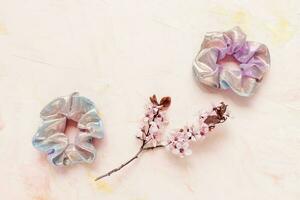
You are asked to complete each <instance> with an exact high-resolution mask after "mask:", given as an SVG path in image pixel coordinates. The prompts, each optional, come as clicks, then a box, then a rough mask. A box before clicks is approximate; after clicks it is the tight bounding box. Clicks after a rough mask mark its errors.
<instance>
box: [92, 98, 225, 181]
mask: <svg viewBox="0 0 300 200" xmlns="http://www.w3.org/2000/svg"><path fill="white" fill-rule="evenodd" d="M150 101H151V103H150V104H149V105H148V106H147V108H146V113H145V116H144V118H143V120H142V125H141V128H140V133H139V135H137V136H136V138H137V139H138V140H140V141H141V142H142V143H141V146H140V148H139V150H138V152H137V153H136V154H135V155H134V156H133V157H131V158H130V159H129V160H127V161H126V162H125V163H123V164H121V165H120V166H119V167H117V168H114V169H112V170H110V171H109V172H107V173H105V174H103V175H102V176H99V177H98V178H96V179H95V181H98V180H100V179H102V178H105V177H108V176H110V175H111V174H113V173H116V172H118V171H120V170H121V169H122V168H124V167H125V166H127V165H129V164H130V163H131V162H133V161H134V160H136V159H137V158H138V157H139V156H140V154H141V153H142V152H144V151H149V150H154V149H161V148H164V147H165V148H166V149H168V150H170V151H171V152H172V153H174V154H177V155H179V156H180V157H184V156H187V155H190V154H191V153H192V150H191V149H190V142H191V141H197V140H199V139H204V138H205V137H206V136H207V135H208V134H209V133H210V132H211V131H212V130H213V129H214V128H215V126H216V125H217V124H220V123H224V122H225V121H226V120H227V118H228V117H229V114H228V112H227V105H226V104H225V103H223V102H221V103H220V104H218V105H216V106H213V107H212V109H211V110H209V111H206V112H204V113H202V114H201V115H200V116H199V119H198V123H197V125H196V126H194V125H193V126H185V127H183V128H181V129H177V130H175V131H174V132H173V133H171V134H170V135H169V137H168V139H167V140H166V141H164V143H160V142H161V134H162V132H163V129H164V128H165V126H166V125H167V124H168V121H167V120H166V110H167V109H168V108H169V106H170V104H171V98H170V97H164V98H162V99H161V100H160V102H159V103H158V101H157V98H156V96H155V95H153V96H152V97H150Z"/></svg>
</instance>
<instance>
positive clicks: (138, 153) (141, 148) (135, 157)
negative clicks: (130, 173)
mask: <svg viewBox="0 0 300 200" xmlns="http://www.w3.org/2000/svg"><path fill="white" fill-rule="evenodd" d="M145 145H146V142H145V141H143V143H142V145H141V147H140V149H139V151H138V152H137V153H136V154H135V155H134V156H133V157H132V158H130V159H129V160H128V161H127V162H125V163H123V164H122V165H120V166H119V167H117V168H115V169H113V170H111V171H109V172H107V173H106V174H104V175H102V176H99V177H98V178H96V179H95V181H98V180H100V179H102V178H105V177H107V176H110V175H111V174H113V173H115V172H117V171H119V170H121V169H122V168H123V167H125V166H126V165H128V164H129V163H131V162H132V161H134V160H135V159H137V158H138V157H139V155H140V154H141V153H142V151H143V150H144V146H145Z"/></svg>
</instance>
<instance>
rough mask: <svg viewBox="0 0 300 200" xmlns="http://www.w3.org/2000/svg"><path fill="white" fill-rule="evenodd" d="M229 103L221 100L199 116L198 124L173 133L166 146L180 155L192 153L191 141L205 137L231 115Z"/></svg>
mask: <svg viewBox="0 0 300 200" xmlns="http://www.w3.org/2000/svg"><path fill="white" fill-rule="evenodd" d="M226 111H227V105H225V104H224V103H223V102H221V103H220V104H219V105H217V106H214V107H213V108H212V109H211V110H210V111H206V112H204V113H202V114H201V115H200V116H199V120H198V126H185V127H184V128H181V129H177V130H175V131H173V133H171V135H170V136H169V137H168V139H167V141H166V144H165V145H166V148H167V149H168V150H170V151H171V152H172V153H174V154H176V155H179V156H180V157H184V156H189V155H191V154H192V150H191V149H190V142H192V141H193V142H196V141H198V140H200V139H204V138H205V137H206V136H207V135H208V134H209V133H210V131H212V130H213V129H214V128H215V126H216V125H217V124H220V123H223V122H225V121H226V119H227V118H228V117H229V114H228V113H227V112H226Z"/></svg>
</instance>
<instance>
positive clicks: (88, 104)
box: [32, 93, 104, 165]
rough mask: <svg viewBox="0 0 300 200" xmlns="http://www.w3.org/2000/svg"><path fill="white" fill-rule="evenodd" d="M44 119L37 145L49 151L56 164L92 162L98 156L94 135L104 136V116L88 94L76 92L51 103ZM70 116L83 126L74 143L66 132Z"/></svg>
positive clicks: (52, 161)
mask: <svg viewBox="0 0 300 200" xmlns="http://www.w3.org/2000/svg"><path fill="white" fill-rule="evenodd" d="M40 117H41V119H42V123H41V125H40V127H39V128H38V131H37V133H36V134H35V135H34V136H33V139H32V144H33V146H34V147H35V148H36V149H37V150H39V151H41V152H44V153H47V156H48V160H49V162H50V163H52V164H54V165H72V164H76V163H92V162H93V161H94V159H95V157H96V149H95V147H94V145H93V144H92V141H93V139H101V138H103V137H104V131H103V124H102V120H101V119H100V117H99V116H98V111H97V109H96V106H95V105H94V103H93V102H92V101H90V100H89V99H87V98H86V97H83V96H79V94H78V93H73V94H72V95H70V96H64V97H59V98H56V99H54V100H53V101H51V102H50V103H49V104H47V105H46V106H45V107H44V108H43V110H42V111H41V113H40ZM67 119H70V120H73V121H75V122H77V128H78V129H79V130H80V131H79V133H78V134H77V135H76V137H75V141H74V143H70V142H69V138H68V137H67V135H65V133H64V132H65V129H66V123H67Z"/></svg>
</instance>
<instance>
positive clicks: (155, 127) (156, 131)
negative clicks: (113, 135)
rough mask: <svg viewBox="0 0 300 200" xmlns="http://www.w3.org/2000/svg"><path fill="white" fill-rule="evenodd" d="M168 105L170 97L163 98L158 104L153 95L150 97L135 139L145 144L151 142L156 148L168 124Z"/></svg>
mask: <svg viewBox="0 0 300 200" xmlns="http://www.w3.org/2000/svg"><path fill="white" fill-rule="evenodd" d="M170 103H171V98H170V97H164V98H162V99H161V100H160V102H158V101H157V98H156V96H155V95H153V96H152V97H150V103H149V104H148V105H147V106H146V111H145V115H144V117H143V119H142V123H141V127H140V132H139V134H138V135H137V137H138V138H140V139H141V140H143V141H144V143H145V144H146V143H148V142H152V146H153V147H156V145H157V144H158V143H159V142H160V141H161V135H162V131H163V130H164V128H165V127H166V125H167V124H168V120H167V118H166V110H167V109H168V107H169V106H170Z"/></svg>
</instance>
